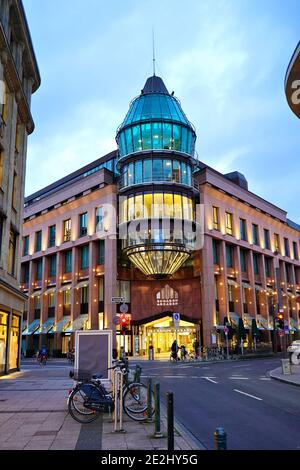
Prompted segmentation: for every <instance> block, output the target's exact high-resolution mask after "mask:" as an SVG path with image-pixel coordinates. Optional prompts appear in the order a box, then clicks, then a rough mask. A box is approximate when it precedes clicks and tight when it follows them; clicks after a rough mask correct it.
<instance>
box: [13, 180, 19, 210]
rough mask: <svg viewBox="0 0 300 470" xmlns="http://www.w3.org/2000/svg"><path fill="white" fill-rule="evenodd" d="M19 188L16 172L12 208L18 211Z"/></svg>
mask: <svg viewBox="0 0 300 470" xmlns="http://www.w3.org/2000/svg"><path fill="white" fill-rule="evenodd" d="M17 188H18V175H17V173H16V172H14V179H13V193H12V207H13V208H14V209H15V210H16V209H17Z"/></svg>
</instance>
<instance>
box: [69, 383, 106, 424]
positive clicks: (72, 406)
mask: <svg viewBox="0 0 300 470" xmlns="http://www.w3.org/2000/svg"><path fill="white" fill-rule="evenodd" d="M81 385H83V384H81ZM81 385H78V386H77V387H75V388H74V390H73V391H72V392H71V395H70V396H69V399H68V410H69V413H70V415H71V416H72V418H74V419H75V420H76V421H78V423H82V424H85V423H91V422H92V421H95V420H96V419H97V418H98V417H99V415H100V413H99V411H97V410H95V409H90V408H86V406H85V405H86V404H87V403H88V401H89V400H90V398H91V396H92V394H93V392H95V391H96V390H97V387H96V386H95V385H93V384H89V390H86V387H85V388H82V387H81ZM94 389H95V390H94Z"/></svg>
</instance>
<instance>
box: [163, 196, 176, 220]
mask: <svg viewBox="0 0 300 470" xmlns="http://www.w3.org/2000/svg"><path fill="white" fill-rule="evenodd" d="M164 217H174V207H173V194H170V193H165V194H164Z"/></svg>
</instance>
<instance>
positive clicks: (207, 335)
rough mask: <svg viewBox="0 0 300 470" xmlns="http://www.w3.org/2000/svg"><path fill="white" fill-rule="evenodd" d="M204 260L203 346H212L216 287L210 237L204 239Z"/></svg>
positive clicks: (202, 252) (202, 286) (202, 255)
mask: <svg viewBox="0 0 300 470" xmlns="http://www.w3.org/2000/svg"><path fill="white" fill-rule="evenodd" d="M201 259H202V285H201V293H202V296H201V297H202V328H203V342H204V344H203V345H202V346H206V347H210V346H211V332H212V327H213V318H214V309H215V292H214V291H215V286H214V264H213V246H212V238H211V237H210V236H207V235H206V236H205V237H204V246H203V249H202V250H201Z"/></svg>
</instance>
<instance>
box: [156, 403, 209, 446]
mask: <svg viewBox="0 0 300 470" xmlns="http://www.w3.org/2000/svg"><path fill="white" fill-rule="evenodd" d="M160 409H161V412H162V413H161V414H162V419H163V421H164V423H165V425H166V428H167V409H166V406H165V405H163V404H162V403H161V404H160ZM174 415H175V413H174ZM176 433H177V434H178V435H179V436H177V437H182V438H183V439H184V440H185V441H186V442H187V443H188V444H189V446H190V447H191V450H207V447H205V446H204V444H202V442H201V441H199V439H198V438H197V437H196V436H195V435H194V434H193V433H192V432H191V431H189V429H188V428H187V427H186V426H185V425H184V424H183V423H182V422H181V421H179V420H178V419H177V418H176V417H175V416H174V438H175V441H176Z"/></svg>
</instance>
